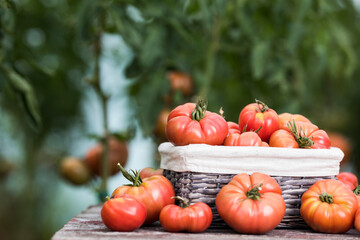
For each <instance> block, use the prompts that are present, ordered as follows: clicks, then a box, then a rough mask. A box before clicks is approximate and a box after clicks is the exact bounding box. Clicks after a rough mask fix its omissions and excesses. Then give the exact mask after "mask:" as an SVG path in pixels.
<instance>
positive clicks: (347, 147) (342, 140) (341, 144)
mask: <svg viewBox="0 0 360 240" xmlns="http://www.w3.org/2000/svg"><path fill="white" fill-rule="evenodd" d="M328 135H329V138H330V141H331V146H332V147H337V148H340V149H341V151H343V153H344V158H343V160H342V161H341V164H344V163H346V162H347V161H348V160H349V159H350V157H351V154H352V146H351V142H350V140H349V139H348V138H347V137H345V136H344V135H343V134H341V133H337V132H328Z"/></svg>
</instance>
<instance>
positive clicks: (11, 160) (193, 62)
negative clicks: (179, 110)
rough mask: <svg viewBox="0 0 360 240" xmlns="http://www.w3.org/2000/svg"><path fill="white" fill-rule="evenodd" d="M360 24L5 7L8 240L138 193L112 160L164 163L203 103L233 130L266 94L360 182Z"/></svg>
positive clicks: (45, 5)
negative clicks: (174, 119)
mask: <svg viewBox="0 0 360 240" xmlns="http://www.w3.org/2000/svg"><path fill="white" fill-rule="evenodd" d="M359 14H360V7H359V5H358V3H357V2H356V1H355V2H354V1H348V0H338V1H321V0H314V1H311V0H303V1H287V0H272V1H267V0H263V1H246V0H236V1H222V0H212V1H205V0H198V1H190V0H187V1H131V0H92V1H89V0H83V1H70V0H38V1H36V0H21V1H20V0H17V1H15V0H0V196H1V198H0V238H1V239H49V238H50V237H51V236H52V235H53V234H54V233H55V231H57V230H59V229H60V228H61V227H62V226H63V225H64V224H65V223H66V222H67V221H68V220H70V218H72V217H73V216H75V215H76V214H78V213H80V212H81V211H82V210H84V209H86V208H87V207H88V206H89V205H92V204H98V203H100V200H101V199H103V197H104V196H106V195H107V194H110V193H111V192H112V190H114V189H115V188H116V187H117V186H119V185H121V184H124V183H126V181H125V180H124V178H123V177H122V175H121V174H120V173H116V170H117V169H109V170H107V171H105V172H104V171H101V167H100V165H99V161H100V160H99V159H100V158H101V155H102V154H103V153H104V152H105V153H108V155H109V157H110V162H111V159H115V161H120V162H122V164H123V165H125V168H126V169H130V168H132V169H137V170H140V169H142V168H144V167H148V166H151V167H155V168H156V167H159V156H158V154H157V147H158V145H159V144H160V143H161V142H163V141H165V139H164V131H163V129H164V119H166V116H167V114H168V113H169V110H171V109H173V108H174V107H175V106H177V105H179V104H183V103H185V102H189V101H196V99H197V96H206V97H207V100H208V103H209V104H208V105H209V110H211V111H215V112H218V111H219V109H220V107H223V110H224V111H225V114H224V115H225V117H226V119H227V120H228V121H234V122H237V121H238V116H239V113H240V111H241V109H242V108H243V107H244V106H245V105H247V104H249V103H252V102H254V99H255V98H258V99H260V100H262V101H264V102H266V103H267V104H268V105H269V107H271V108H273V109H275V110H276V111H277V112H278V113H283V112H290V113H299V114H302V115H305V116H306V117H308V118H309V119H310V120H312V121H313V122H314V123H315V124H316V125H318V126H319V127H320V128H321V129H324V130H326V131H327V132H328V133H329V135H330V138H331V140H332V142H333V145H334V146H338V147H341V148H342V149H343V151H344V152H345V159H344V161H343V163H342V165H341V170H342V171H350V172H353V173H355V174H358V173H359V169H360V160H359V154H360V153H359V148H358V146H359V144H360V143H359V140H360V138H359V136H360V128H359V127H358V126H357V125H358V123H359V120H358V117H359V118H360V94H359V87H360V84H359V83H360V81H359V79H358V76H359V74H360V48H359V47H358V46H357V44H358V43H359V42H360V25H359V23H360V21H359V17H360V15H359ZM109 136H112V137H111V139H112V140H111V141H109V142H106V141H105V140H104V139H106V137H109ZM99 142H102V143H103V145H98V144H100V143H99ZM102 146H104V147H105V149H108V150H105V151H102ZM89 169H90V171H89ZM99 175H102V176H105V178H102V177H100V176H99ZM110 175H112V176H110ZM108 177H109V178H108Z"/></svg>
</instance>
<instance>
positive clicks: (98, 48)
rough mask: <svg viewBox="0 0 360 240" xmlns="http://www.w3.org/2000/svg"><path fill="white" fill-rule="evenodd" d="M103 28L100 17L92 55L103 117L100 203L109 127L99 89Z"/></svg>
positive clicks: (104, 188)
mask: <svg viewBox="0 0 360 240" xmlns="http://www.w3.org/2000/svg"><path fill="white" fill-rule="evenodd" d="M103 26H104V19H103V17H101V16H100V28H99V29H98V32H97V33H96V35H95V42H94V55H95V74H94V80H93V82H92V86H93V88H94V90H95V92H96V93H97V95H98V96H99V98H100V101H101V109H102V117H103V131H104V133H103V137H102V141H101V143H102V148H103V151H102V155H101V166H100V173H101V185H100V192H99V197H100V199H101V201H105V199H104V198H103V197H104V196H107V179H108V177H109V167H108V165H109V137H110V133H109V125H108V96H106V94H105V93H104V92H103V91H102V88H101V84H100V82H101V69H100V57H101V52H102V47H101V38H102V35H103Z"/></svg>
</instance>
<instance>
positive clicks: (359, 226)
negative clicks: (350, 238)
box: [354, 208, 360, 232]
mask: <svg viewBox="0 0 360 240" xmlns="http://www.w3.org/2000/svg"><path fill="white" fill-rule="evenodd" d="M354 227H355V229H356V231H358V232H360V208H358V210H357V211H356V213H355V221H354Z"/></svg>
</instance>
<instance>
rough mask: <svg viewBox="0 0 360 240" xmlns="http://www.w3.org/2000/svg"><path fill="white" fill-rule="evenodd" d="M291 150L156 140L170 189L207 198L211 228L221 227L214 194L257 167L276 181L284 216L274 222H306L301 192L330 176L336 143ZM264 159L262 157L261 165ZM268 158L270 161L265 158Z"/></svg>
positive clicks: (335, 169)
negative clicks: (173, 143)
mask: <svg viewBox="0 0 360 240" xmlns="http://www.w3.org/2000/svg"><path fill="white" fill-rule="evenodd" d="M294 150H295V149H275V148H259V147H258V148H252V147H225V146H208V145H196V146H195V145H189V146H183V147H174V146H173V145H171V144H170V143H163V144H161V145H160V146H159V152H160V154H161V167H162V168H164V176H165V177H167V178H168V179H169V180H170V181H171V183H172V184H173V186H174V189H175V194H176V195H177V196H180V197H182V198H185V199H187V200H188V201H189V203H190V204H191V203H195V202H205V203H207V204H208V205H209V206H210V207H211V209H212V211H213V222H212V225H211V227H212V228H224V227H227V225H226V224H225V222H223V220H222V219H221V218H220V216H219V214H218V213H217V210H216V206H215V199H216V196H217V194H218V192H219V191H220V189H221V188H222V187H223V186H224V185H226V184H227V183H229V182H230V180H231V179H232V178H233V177H234V176H235V175H236V174H238V173H243V172H245V173H248V174H251V173H253V172H263V173H266V174H268V175H270V176H272V177H273V178H275V179H276V181H277V182H278V183H279V185H280V187H281V190H282V196H283V198H284V200H285V204H286V213H285V217H284V218H283V220H282V222H281V223H280V224H279V226H278V227H279V228H307V226H306V224H305V223H304V221H303V220H302V218H301V216H300V199H301V196H302V194H303V193H304V192H305V191H306V190H307V189H308V188H309V187H310V186H311V185H312V184H314V183H315V182H316V181H318V180H321V179H331V178H335V176H336V175H337V174H338V172H339V163H340V161H341V160H342V158H343V153H342V152H341V150H339V149H337V148H332V149H331V150H312V149H296V150H295V151H294ZM264 156H265V157H264ZM279 159H280V160H279ZM279 161H280V162H279ZM294 161H296V162H298V161H300V165H303V166H306V167H303V168H301V166H300V165H299V166H298V165H296V166H294V167H291V165H292V164H291V163H292V162H294ZM301 161H302V163H301ZM264 162H265V163H268V164H267V165H266V164H265V165H266V166H265V167H264V166H263V165H264ZM272 162H276V164H270V163H272ZM205 163H207V164H205ZM219 163H220V164H219ZM286 163H287V164H286ZM214 164H215V165H214ZM309 164H310V165H309ZM279 165H280V166H279ZM307 165H308V166H307ZM226 166H231V168H230V169H229V168H228V167H226ZM249 169H251V170H249ZM306 169H309V170H308V171H307V170H306ZM309 172H310V174H309ZM314 174H319V176H316V175H314ZM286 175H289V176H286ZM299 175H301V176H299ZM304 175H308V176H304ZM309 175H310V176H309Z"/></svg>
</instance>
